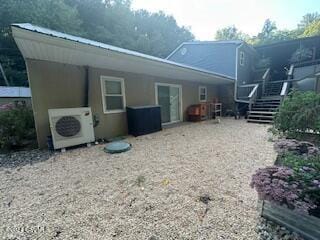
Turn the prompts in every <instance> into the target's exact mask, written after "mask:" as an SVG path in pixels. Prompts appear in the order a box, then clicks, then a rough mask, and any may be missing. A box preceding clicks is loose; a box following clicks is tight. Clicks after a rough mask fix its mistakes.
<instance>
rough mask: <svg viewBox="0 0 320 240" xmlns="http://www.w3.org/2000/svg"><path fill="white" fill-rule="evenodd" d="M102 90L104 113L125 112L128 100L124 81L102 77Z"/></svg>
mask: <svg viewBox="0 0 320 240" xmlns="http://www.w3.org/2000/svg"><path fill="white" fill-rule="evenodd" d="M101 90H102V105H103V112H104V113H117V112H123V111H125V106H126V100H125V91H124V79H122V78H114V77H105V76H102V77H101Z"/></svg>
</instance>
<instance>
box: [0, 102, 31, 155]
mask: <svg viewBox="0 0 320 240" xmlns="http://www.w3.org/2000/svg"><path fill="white" fill-rule="evenodd" d="M35 139H36V135H35V127H34V118H33V113H32V110H31V109H30V108H26V107H16V108H5V109H3V110H1V111H0V148H1V149H2V150H10V149H15V148H19V147H23V146H25V145H26V144H27V143H30V142H34V141H35Z"/></svg>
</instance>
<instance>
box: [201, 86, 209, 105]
mask: <svg viewBox="0 0 320 240" xmlns="http://www.w3.org/2000/svg"><path fill="white" fill-rule="evenodd" d="M199 101H200V102H206V101H207V87H203V86H200V87H199Z"/></svg>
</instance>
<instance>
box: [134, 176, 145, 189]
mask: <svg viewBox="0 0 320 240" xmlns="http://www.w3.org/2000/svg"><path fill="white" fill-rule="evenodd" d="M145 181H146V178H145V177H144V176H143V175H139V176H138V177H137V179H136V184H137V185H138V186H139V187H141V186H142V185H143V184H144V183H145Z"/></svg>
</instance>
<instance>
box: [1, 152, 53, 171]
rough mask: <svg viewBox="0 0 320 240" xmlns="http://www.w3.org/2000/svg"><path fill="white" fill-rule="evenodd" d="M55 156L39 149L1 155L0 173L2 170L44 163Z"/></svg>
mask: <svg viewBox="0 0 320 240" xmlns="http://www.w3.org/2000/svg"><path fill="white" fill-rule="evenodd" d="M53 155H54V153H53V152H50V151H47V150H38V149H34V150H27V151H17V152H10V153H5V154H0V171H1V169H2V168H17V167H22V166H25V165H32V164H34V163H37V162H43V161H46V160H48V159H49V158H50V157H51V156H53Z"/></svg>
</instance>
